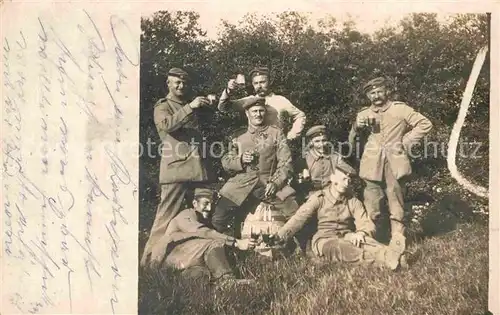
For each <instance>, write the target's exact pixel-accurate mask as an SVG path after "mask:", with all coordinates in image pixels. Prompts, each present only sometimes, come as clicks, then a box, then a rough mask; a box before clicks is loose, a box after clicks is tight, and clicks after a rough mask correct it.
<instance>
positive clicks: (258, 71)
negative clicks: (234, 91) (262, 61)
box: [249, 67, 269, 78]
mask: <svg viewBox="0 0 500 315" xmlns="http://www.w3.org/2000/svg"><path fill="white" fill-rule="evenodd" d="M249 75H250V78H253V77H255V76H258V75H269V68H267V67H255V68H253V69H252V71H250V74H249Z"/></svg>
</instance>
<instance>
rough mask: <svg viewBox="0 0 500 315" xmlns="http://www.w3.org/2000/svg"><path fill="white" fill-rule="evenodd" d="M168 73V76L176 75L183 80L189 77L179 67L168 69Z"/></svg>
mask: <svg viewBox="0 0 500 315" xmlns="http://www.w3.org/2000/svg"><path fill="white" fill-rule="evenodd" d="M168 75H169V76H173V77H178V78H181V79H183V80H187V79H189V75H188V73H187V72H186V71H184V70H182V69H180V68H172V69H170V70H169V71H168Z"/></svg>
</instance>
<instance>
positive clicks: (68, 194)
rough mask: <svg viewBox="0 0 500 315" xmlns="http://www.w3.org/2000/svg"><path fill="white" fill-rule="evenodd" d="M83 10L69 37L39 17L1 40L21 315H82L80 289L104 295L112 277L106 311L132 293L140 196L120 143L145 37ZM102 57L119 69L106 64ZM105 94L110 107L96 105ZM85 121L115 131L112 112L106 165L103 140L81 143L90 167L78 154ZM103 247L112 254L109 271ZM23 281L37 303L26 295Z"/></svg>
mask: <svg viewBox="0 0 500 315" xmlns="http://www.w3.org/2000/svg"><path fill="white" fill-rule="evenodd" d="M80 13H81V15H80V17H79V19H78V22H77V23H71V22H68V23H66V24H65V25H64V26H65V27H67V30H64V32H63V31H62V29H61V27H60V26H56V25H57V24H56V22H57V23H59V22H58V21H56V20H52V19H50V18H45V17H43V16H40V17H38V18H37V21H38V23H36V24H35V27H34V28H30V29H29V32H28V30H27V29H24V30H21V31H18V30H16V32H15V33H11V34H10V35H9V36H10V37H4V38H3V51H2V62H3V67H2V69H3V70H2V79H3V80H2V81H3V85H2V95H4V97H3V104H4V106H3V115H2V121H3V123H4V126H5V129H6V130H7V133H6V134H2V143H3V145H2V150H1V154H2V172H3V175H4V179H6V180H5V182H4V183H3V190H2V192H3V198H2V203H1V204H2V206H3V208H2V214H3V229H2V232H1V233H2V236H3V239H2V245H3V253H4V255H5V257H6V265H7V266H9V268H10V266H14V265H15V264H19V267H20V268H12V270H13V271H12V273H11V274H12V276H10V277H15V278H11V279H10V280H12V279H18V281H17V282H16V281H14V282H15V284H14V286H15V287H14V288H13V289H12V291H11V292H8V293H7V294H5V295H6V301H9V302H10V304H11V305H12V308H13V309H14V310H18V311H19V312H21V313H33V314H35V313H47V312H50V310H49V308H50V306H56V305H57V304H61V302H62V303H65V304H66V305H63V306H65V307H66V309H67V312H69V313H72V312H74V311H75V312H76V303H74V300H73V298H75V296H76V295H77V294H76V293H77V292H78V290H82V291H83V290H87V291H90V292H93V293H94V296H95V297H98V294H102V293H101V292H102V290H101V287H100V286H98V284H99V283H100V282H102V279H106V278H110V279H111V280H112V283H110V285H109V286H108V288H107V289H108V291H106V292H107V293H105V294H106V296H105V297H106V299H107V300H108V301H109V304H108V305H107V307H108V308H110V309H111V311H112V312H113V313H115V312H118V311H119V309H120V308H121V307H119V306H121V305H120V303H123V297H122V294H120V290H123V289H124V288H126V285H124V284H123V283H122V281H123V276H124V274H125V273H126V272H125V269H128V264H124V258H125V255H124V252H123V248H125V245H126V244H125V245H124V242H125V237H123V231H125V230H127V229H128V227H127V226H128V225H129V224H130V223H129V221H130V220H131V219H130V218H131V216H130V215H131V213H128V212H127V210H128V206H129V204H128V203H130V201H129V199H128V198H127V200H126V198H125V197H128V196H129V195H130V192H132V190H133V192H134V195H133V196H134V198H135V192H136V191H137V185H136V183H135V182H134V180H133V178H134V175H135V174H134V173H133V171H131V170H130V169H129V166H128V164H127V163H126V162H127V160H125V159H123V160H122V158H123V155H121V154H118V150H117V144H118V143H119V142H120V141H121V140H122V135H123V132H124V130H125V128H124V127H122V124H124V117H126V112H127V106H132V104H134V102H130V101H129V97H130V96H131V95H129V94H128V93H130V89H129V88H128V87H127V86H129V83H130V79H131V78H133V77H135V75H134V73H132V72H131V70H133V67H137V66H138V65H139V50H138V48H137V44H136V43H137V39H138V36H137V35H133V33H132V31H131V29H130V28H129V26H128V24H127V23H126V21H125V20H124V19H122V18H120V17H118V16H116V15H112V16H111V17H110V19H109V23H108V24H106V22H105V24H104V27H102V26H101V25H99V23H96V22H99V21H98V20H94V19H93V18H92V16H91V15H90V14H89V12H87V11H84V10H82V11H80ZM67 34H72V35H71V36H73V38H69V37H68V36H67ZM74 36H76V37H77V38H74ZM105 57H106V58H107V57H111V58H113V60H112V61H113V62H111V63H109V65H108V64H107V63H106V60H107V59H105ZM109 70H110V71H109ZM134 70H135V69H134ZM33 72H34V73H33ZM28 74H33V76H31V75H28ZM106 80H107V81H106ZM83 81H85V82H83ZM81 82H83V84H80V83H81ZM31 88H32V89H31ZM99 93H104V95H105V98H104V99H102V98H101V99H98V98H97V97H98V95H99ZM31 104H33V105H35V106H37V108H35V109H33V108H31V107H30V106H29V105H31ZM134 106H135V105H134ZM78 113H81V114H82V115H81V116H82V117H83V120H84V121H83V125H85V123H87V126H96V125H104V124H106V123H107V124H109V122H110V120H109V119H108V118H109V117H106V114H108V115H112V116H113V119H112V120H111V123H110V125H109V126H107V127H108V128H109V129H112V130H113V132H115V139H114V142H113V144H112V145H110V146H105V147H102V149H100V150H98V152H99V153H100V154H102V155H101V156H99V155H98V154H96V153H95V152H96V149H98V148H100V147H99V146H98V145H96V140H97V142H98V141H99V138H98V137H97V138H96V137H94V138H92V137H90V136H88V137H87V139H90V138H91V140H89V141H87V142H86V143H83V145H84V146H85V157H86V159H83V156H81V157H78V155H77V154H76V153H79V152H81V151H78V150H77V151H74V148H75V147H77V146H76V144H78V145H79V144H81V143H78V141H81V140H82V139H83V138H82V137H81V136H80V134H81V133H82V131H81V130H77V128H75V125H76V126H78V127H80V126H81V125H79V124H78V123H79V122H80V121H78V123H76V124H75V123H74V121H75V118H76V119H78V118H80V117H77V115H78ZM28 114H29V115H28ZM23 115H24V116H23ZM33 116H35V118H34V119H32V117H33ZM75 116H76V117H75ZM23 118H24V121H23ZM101 120H102V121H101ZM96 123H97V124H96ZM127 130H128V129H127ZM92 131H93V130H92ZM83 133H84V134H85V131H83ZM94 134H95V133H92V134H90V133H89V135H92V136H94ZM84 137H85V135H84ZM83 141H85V140H83ZM78 149H79V148H78ZM81 162H83V163H81ZM103 162H104V163H103ZM103 169H104V171H105V172H107V173H105V172H103ZM78 185H83V187H84V189H86V193H85V195H84V196H81V195H79V194H78V193H77V192H76V191H75V190H74V188H75V187H77V186H78ZM83 198H85V199H83ZM132 215H133V214H132ZM77 218H78V219H80V220H75V219H77ZM103 218H104V219H103ZM104 228H105V229H106V230H104ZM102 231H106V232H107V233H106V232H104V233H105V234H103V232H102ZM97 232H99V234H97ZM99 236H101V237H99ZM103 241H106V243H104V244H106V245H104V246H103V245H102V244H103ZM103 248H104V250H105V251H107V252H108V253H109V256H108V259H106V262H103V258H102V257H103V256H102V253H103V252H102V249H103ZM125 267H126V268H125ZM82 272H85V273H86V277H81V276H80V275H81V274H82ZM77 275H78V276H77ZM80 279H83V280H80ZM27 284H29V285H30V286H32V287H31V288H30V293H34V294H29V295H27V294H23V293H24V288H23V286H26V285H27ZM16 290H17V292H16ZM61 294H62V297H59V296H58V295H61ZM108 294H109V295H108ZM78 295H79V296H80V297H81V294H80V292H78ZM120 300H122V301H120Z"/></svg>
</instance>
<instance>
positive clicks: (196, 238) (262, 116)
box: [141, 67, 432, 282]
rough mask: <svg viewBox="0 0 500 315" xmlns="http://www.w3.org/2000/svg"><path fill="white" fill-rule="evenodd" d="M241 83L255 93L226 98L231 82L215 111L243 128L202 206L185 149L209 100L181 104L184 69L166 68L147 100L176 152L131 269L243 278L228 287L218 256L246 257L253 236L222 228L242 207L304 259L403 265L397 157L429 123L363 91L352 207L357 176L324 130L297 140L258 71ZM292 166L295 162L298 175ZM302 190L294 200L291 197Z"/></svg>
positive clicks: (198, 172)
mask: <svg viewBox="0 0 500 315" xmlns="http://www.w3.org/2000/svg"><path fill="white" fill-rule="evenodd" d="M249 77H250V79H251V83H252V85H253V88H254V90H255V95H250V96H247V97H243V98H236V97H235V94H237V93H235V92H236V91H237V90H238V89H239V88H241V86H240V85H241V83H240V84H239V82H237V80H235V79H231V80H229V82H228V84H227V87H226V88H225V89H224V91H223V92H222V94H221V96H220V98H219V102H218V105H217V108H218V110H219V111H221V112H228V111H231V110H237V111H241V112H244V114H245V115H246V117H247V120H248V124H247V126H244V127H242V128H240V129H238V130H236V131H235V132H234V133H233V135H232V137H231V139H232V140H231V145H229V148H228V150H226V152H225V154H224V155H223V157H222V166H223V168H224V170H225V171H226V172H227V173H228V174H229V175H230V178H229V179H228V180H227V182H226V183H225V184H224V186H223V187H222V188H221V189H220V191H219V192H218V195H219V199H218V200H217V202H216V204H215V205H213V203H214V192H213V191H212V190H211V189H208V188H207V187H208V186H207V183H209V182H210V181H211V178H210V170H208V169H207V166H206V160H205V159H204V158H203V156H204V155H202V154H200V152H199V150H200V147H199V146H197V145H196V144H199V143H201V138H202V135H201V131H200V124H199V121H198V118H197V115H195V114H194V113H195V112H196V111H197V110H199V109H200V108H202V107H204V106H213V104H212V100H210V99H209V98H207V97H203V96H198V97H196V98H194V99H193V100H188V99H187V98H188V94H187V91H188V87H189V82H190V81H189V76H188V74H187V73H186V71H184V70H182V69H180V68H173V69H171V70H170V71H169V72H168V77H167V81H166V84H167V87H168V94H167V96H166V97H165V98H162V99H160V100H159V101H158V102H157V103H156V105H155V107H154V122H155V125H156V128H157V131H158V134H159V136H160V138H161V140H162V142H163V144H168V145H167V146H164V147H168V148H175V150H172V149H170V150H169V151H168V152H162V158H161V162H160V163H161V164H160V186H161V197H160V202H159V205H158V208H157V212H156V217H155V220H154V223H153V226H152V228H151V232H150V237H149V239H148V242H147V244H146V246H145V249H144V252H143V255H142V259H141V265H143V266H145V265H148V264H151V263H155V264H165V265H168V266H172V267H175V268H178V269H182V270H192V269H193V268H195V269H200V270H204V272H206V273H207V274H208V275H209V276H210V277H211V278H212V279H214V280H215V281H234V282H238V281H244V279H236V276H235V274H234V273H233V269H232V266H231V263H230V260H229V259H228V255H227V252H228V251H227V249H228V248H231V247H232V248H237V249H239V250H251V249H252V248H254V247H255V246H256V245H257V243H258V240H254V239H252V238H248V239H247V238H243V239H242V238H237V237H235V236H238V235H234V234H233V233H231V231H232V230H230V229H229V226H230V224H229V223H230V222H231V221H232V219H233V218H234V216H235V215H237V214H239V213H240V212H241V211H248V209H255V208H256V207H257V206H258V205H259V204H260V203H266V204H270V205H272V206H273V207H274V208H275V209H277V210H279V211H281V213H282V214H283V216H284V217H285V218H286V223H285V224H284V226H283V227H281V228H280V229H279V230H278V232H277V233H275V235H274V237H275V239H276V240H277V241H278V242H282V243H286V242H288V241H290V240H291V239H292V238H294V237H295V238H296V239H297V241H298V243H299V244H301V246H304V244H309V246H305V247H304V248H309V249H310V250H311V251H312V253H313V254H314V255H315V256H317V257H321V258H324V259H328V260H331V261H338V262H352V263H375V264H378V265H382V266H386V267H388V268H390V269H392V270H396V269H398V268H399V267H404V266H405V265H406V257H405V249H406V237H405V234H406V231H405V230H406V229H405V223H404V216H405V213H404V188H405V183H406V181H407V178H408V175H410V174H411V165H410V159H409V156H408V154H409V152H410V150H411V148H412V146H413V145H414V144H416V143H418V142H419V141H420V140H421V139H422V138H423V137H424V136H425V135H426V134H427V133H428V132H429V131H430V130H431V128H432V124H431V122H430V121H429V119H427V118H426V117H424V116H423V115H422V114H420V113H418V112H416V111H415V110H414V109H412V108H411V107H410V106H408V105H407V104H405V103H403V102H398V101H394V100H392V99H391V98H390V95H391V89H390V85H389V82H388V80H387V79H386V78H384V77H378V78H375V79H373V80H370V81H369V82H367V83H366V84H365V85H364V86H363V92H364V93H365V95H366V96H367V98H368V99H369V100H370V103H371V105H370V106H368V107H365V108H363V109H361V110H360V111H359V112H358V113H357V116H356V120H355V122H354V123H353V125H352V129H351V131H350V133H349V139H348V140H349V143H351V144H352V145H354V142H355V141H356V138H357V136H358V135H359V134H360V133H361V132H363V130H367V132H368V138H367V141H366V144H365V149H364V152H363V156H362V157H361V161H360V169H359V177H361V179H362V180H363V181H364V183H365V188H364V193H363V202H362V201H360V200H359V199H357V198H356V197H355V196H354V194H353V193H352V190H351V180H352V179H353V177H354V176H356V173H357V172H356V171H355V169H354V168H353V167H352V166H350V165H349V164H348V163H347V162H346V160H345V159H344V158H343V156H342V155H341V154H340V153H337V152H334V151H331V150H328V149H327V144H328V143H329V141H328V140H329V139H328V138H327V136H326V134H327V132H326V131H327V128H326V127H325V126H322V125H316V126H313V127H311V128H309V129H308V130H306V131H305V132H304V134H303V131H304V130H303V129H304V126H305V123H306V115H305V114H304V112H303V111H301V110H300V109H298V108H297V107H296V106H294V105H293V104H292V103H291V102H290V101H289V100H288V99H287V98H285V97H284V96H281V95H277V94H274V93H273V92H272V91H271V89H270V84H269V82H270V73H269V70H268V69H267V68H265V67H257V68H255V69H253V70H252V71H251V72H250V74H249ZM285 112H286V113H288V115H289V116H290V117H291V118H292V120H293V125H292V127H291V128H290V130H289V131H288V132H287V133H286V134H284V131H283V126H282V123H281V122H282V119H281V116H282V115H283V114H284V113H285ZM301 136H305V137H306V141H307V143H308V148H307V151H306V152H305V154H304V155H303V156H301V157H294V156H293V155H292V153H291V150H290V147H289V142H290V141H296V140H297V139H299V138H300V137H301ZM193 140H194V141H193ZM294 165H298V166H299V171H298V174H296V172H297V171H296V170H297V168H295V170H294V167H293V166H294ZM291 178H300V179H301V180H302V181H304V182H307V183H309V185H307V187H308V188H307V192H304V191H297V186H295V189H294V188H293V187H292V186H291ZM300 187H306V186H299V190H300V189H301V188H300ZM189 192H193V195H194V198H193V200H192V208H188V209H183V208H184V207H183V202H184V200H185V198H186V196H187V194H188V193H189ZM301 193H302V196H303V198H302V199H303V200H300V198H298V196H299V195H300V194H301ZM384 195H385V196H386V198H387V204H388V208H389V213H390V222H391V224H390V230H391V240H390V243H389V244H388V245H385V244H382V243H380V242H378V241H377V240H375V238H374V236H375V232H376V224H375V223H374V222H376V221H377V220H378V218H379V216H380V214H381V205H382V201H383V199H384ZM299 204H300V205H299ZM311 222H314V223H315V224H314V231H313V232H312V233H311V232H308V229H307V227H308V226H309V227H310V225H311ZM231 234H233V235H231Z"/></svg>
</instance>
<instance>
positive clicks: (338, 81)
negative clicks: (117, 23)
mask: <svg viewBox="0 0 500 315" xmlns="http://www.w3.org/2000/svg"><path fill="white" fill-rule="evenodd" d="M217 12H218V11H217V10H211V11H206V10H198V11H174V10H169V9H167V7H166V9H165V10H162V11H157V12H155V13H153V14H148V15H142V17H141V37H140V83H139V85H140V108H139V112H140V117H139V142H140V143H139V144H140V153H141V154H140V156H139V181H138V189H139V210H138V211H139V213H138V217H139V231H138V234H139V236H138V238H139V241H138V245H139V246H138V261H139V266H138V273H139V284H138V313H139V314H339V315H342V314H350V315H355V314H359V315H369V314H415V315H423V314H429V315H434V314H436V315H437V314H450V315H452V314H456V315H462V314H463V315H474V314H491V313H489V312H488V276H489V256H488V249H489V236H488V235H489V227H488V224H489V210H490V209H489V203H488V202H489V197H488V187H489V172H490V165H489V161H490V145H489V144H490V143H489V142H490V51H491V45H490V30H491V22H490V20H491V15H490V13H488V12H484V13H453V12H449V13H447V12H444V11H440V12H406V13H398V12H394V13H393V12H390V13H388V12H389V11H380V13H379V12H376V11H373V10H371V9H370V10H366V12H362V11H360V12H353V13H351V14H349V13H348V12H346V13H344V14H340V13H338V12H337V11H336V12H328V10H324V11H316V12H305V11H304V12H302V11H280V12H265V11H255V12H250V11H249V12H241V11H236V12H235V13H234V14H230V13H228V11H222V10H221V11H220V12H219V13H217Z"/></svg>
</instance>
